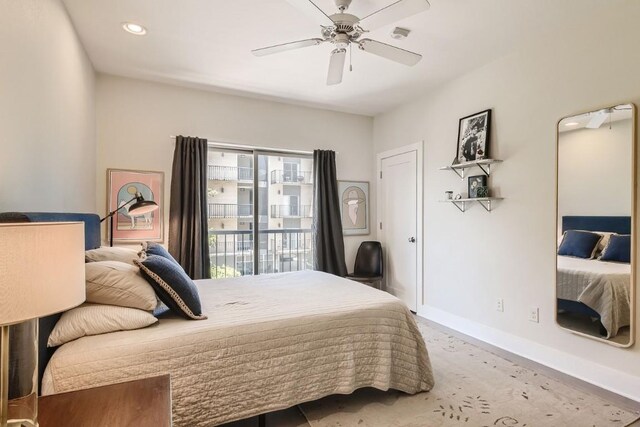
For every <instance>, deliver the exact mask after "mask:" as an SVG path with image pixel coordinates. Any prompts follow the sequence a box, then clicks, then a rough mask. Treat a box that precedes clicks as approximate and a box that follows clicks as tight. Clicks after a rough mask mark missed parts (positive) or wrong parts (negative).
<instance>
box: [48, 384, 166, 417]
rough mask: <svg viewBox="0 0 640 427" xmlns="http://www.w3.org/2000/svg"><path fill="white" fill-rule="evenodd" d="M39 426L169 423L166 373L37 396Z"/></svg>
mask: <svg viewBox="0 0 640 427" xmlns="http://www.w3.org/2000/svg"><path fill="white" fill-rule="evenodd" d="M38 421H39V423H40V427H59V426H73V427H113V426H118V427H127V426H135V427H170V426H171V382H170V379H169V375H163V376H159V377H153V378H145V379H142V380H136V381H128V382H124V383H120V384H113V385H107V386H102V387H95V388H90V389H86V390H78V391H71V392H68V393H60V394H53V395H50V396H41V397H40V398H39V399H38Z"/></svg>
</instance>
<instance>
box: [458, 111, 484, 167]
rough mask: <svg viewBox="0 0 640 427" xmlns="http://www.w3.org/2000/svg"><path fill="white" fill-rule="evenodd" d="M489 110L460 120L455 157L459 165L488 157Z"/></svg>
mask: <svg viewBox="0 0 640 427" xmlns="http://www.w3.org/2000/svg"><path fill="white" fill-rule="evenodd" d="M490 131H491V110H485V111H481V112H480V113H476V114H472V115H470V116H467V117H463V118H461V119H460V124H459V126H458V147H457V149H456V156H457V159H458V161H459V162H460V163H464V162H471V161H473V160H482V159H486V158H488V157H489V153H488V151H489V137H490Z"/></svg>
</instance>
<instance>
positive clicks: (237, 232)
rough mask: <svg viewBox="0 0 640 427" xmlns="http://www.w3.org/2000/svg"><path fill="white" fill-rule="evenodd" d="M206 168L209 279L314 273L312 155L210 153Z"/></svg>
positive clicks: (215, 150) (240, 152) (248, 152)
mask: <svg viewBox="0 0 640 427" xmlns="http://www.w3.org/2000/svg"><path fill="white" fill-rule="evenodd" d="M208 169H209V170H208V174H209V176H208V179H209V180H208V214H209V245H210V248H209V251H210V256H211V277H213V278H222V277H234V276H244V275H251V274H259V273H279V272H285V271H298V270H305V269H311V268H312V266H313V251H312V235H311V221H312V218H311V205H312V196H313V185H312V184H313V183H312V177H313V160H312V158H311V156H298V155H291V154H277V153H269V152H257V151H236V150H222V149H216V148H211V149H210V150H209V168H208ZM256 242H257V244H256Z"/></svg>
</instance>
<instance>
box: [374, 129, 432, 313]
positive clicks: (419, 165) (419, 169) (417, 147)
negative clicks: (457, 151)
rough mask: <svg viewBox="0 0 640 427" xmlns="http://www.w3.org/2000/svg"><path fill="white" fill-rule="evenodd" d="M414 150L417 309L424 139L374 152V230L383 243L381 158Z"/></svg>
mask: <svg viewBox="0 0 640 427" xmlns="http://www.w3.org/2000/svg"><path fill="white" fill-rule="evenodd" d="M412 151H415V152H416V181H417V182H416V239H418V242H417V246H416V257H417V260H416V305H417V307H416V308H417V309H419V308H420V307H421V306H423V305H424V267H423V265H424V259H423V254H424V233H423V227H424V216H423V214H424V191H423V188H424V141H419V142H416V143H415V144H409V145H405V146H403V147H399V148H394V149H392V150H387V151H383V152H381V153H378V154H376V232H377V235H378V239H379V240H380V241H381V242H382V244H383V246H384V245H385V238H384V229H381V228H380V221H381V220H382V218H381V216H382V194H381V185H380V184H381V183H380V180H381V179H382V178H381V175H382V160H383V159H386V158H389V157H394V156H398V155H400V154H406V153H410V152H412Z"/></svg>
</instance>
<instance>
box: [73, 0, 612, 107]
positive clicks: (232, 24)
mask: <svg viewBox="0 0 640 427" xmlns="http://www.w3.org/2000/svg"><path fill="white" fill-rule="evenodd" d="M63 1H64V3H65V5H66V7H67V9H68V11H69V14H70V15H71V19H72V20H73V22H74V25H75V27H76V29H77V31H78V33H79V35H80V38H81V40H82V42H83V44H84V46H85V47H86V49H87V52H88V54H89V57H90V58H91V61H92V62H93V65H94V66H95V68H96V70H97V71H99V72H104V73H110V74H116V75H122V76H128V77H135V78H141V79H147V80H155V81H165V82H172V83H177V84H183V85H189V86H194V85H195V86H196V87H200V88H205V89H211V90H215V91H223V92H231V93H237V94H245V95H249V96H257V97H266V98H267V99H277V100H284V101H287V102H294V103H301V104H304V105H312V106H319V107H323V108H329V109H335V110H340V111H349V112H354V113H360V114H367V115H375V114H377V113H380V112H384V111H387V110H389V109H391V108H393V107H395V106H397V105H399V104H401V103H402V102H406V101H407V100H409V99H412V98H414V97H416V96H417V94H419V93H423V92H426V91H427V90H429V89H431V88H434V87H435V86H436V85H438V84H441V83H443V82H444V81H447V80H450V79H452V78H455V77H457V76H460V75H462V74H464V73H466V72H468V71H470V70H472V69H475V68H478V67H479V66H481V65H483V64H485V63H488V62H490V61H492V60H494V59H496V58H499V57H500V56H503V55H505V54H506V53H508V52H509V51H512V50H514V49H516V48H518V47H519V46H522V45H524V44H526V43H528V42H530V41H532V40H534V39H536V38H539V37H541V36H542V35H543V34H545V33H547V32H550V31H556V30H558V29H559V28H561V27H562V26H563V25H565V24H567V23H570V22H571V21H574V20H579V19H581V18H583V17H584V16H586V15H587V14H591V13H594V10H595V9H596V8H597V7H599V6H604V5H605V3H606V4H607V5H609V6H610V5H611V3H612V2H614V1H615V0H607V1H606V2H605V1H603V0H562V1H558V0H431V9H430V10H428V11H427V12H424V13H421V14H419V15H415V16H413V17H410V18H407V19H405V20H403V21H400V22H397V23H396V24H395V25H390V26H388V27H384V28H381V29H378V30H376V31H375V32H371V33H370V34H368V35H367V37H369V38H372V39H374V40H379V41H382V42H385V43H389V44H393V45H395V46H398V47H401V48H403V49H408V50H413V51H415V52H418V53H421V54H422V55H423V56H424V58H423V60H422V61H421V62H420V63H419V64H418V65H416V66H415V67H411V68H410V67H406V66H404V65H400V64H396V63H393V62H390V61H387V60H385V59H382V58H380V57H377V56H373V55H370V54H367V53H364V52H361V51H358V50H357V49H354V58H353V72H351V73H349V72H348V71H346V72H345V77H344V81H343V83H342V84H340V85H337V86H326V84H325V82H326V75H327V67H328V63H329V54H330V52H331V50H332V46H331V45H330V44H323V45H320V46H315V47H309V48H305V49H301V50H295V51H289V52H285V53H280V54H277V55H273V56H267V57H261V58H258V57H254V56H253V55H252V54H251V53H250V50H251V49H255V48H259V47H263V46H268V45H272V44H278V43H284V42H288V41H294V40H300V39H306V38H312V37H318V36H319V27H317V26H316V24H315V23H314V22H313V20H311V19H309V17H308V16H307V15H304V14H302V13H301V12H300V11H299V10H297V9H296V8H294V7H293V6H291V5H290V4H289V3H287V1H285V0H108V1H105V0H63ZM390 2H391V0H353V4H352V6H351V8H350V9H349V12H350V13H353V14H355V15H358V16H363V15H366V14H367V13H368V12H370V11H372V10H376V9H378V8H380V7H383V6H385V5H386V4H388V3H390ZM318 4H319V5H320V6H321V7H322V8H323V9H324V10H325V11H326V12H328V13H333V12H334V11H335V6H334V3H333V0H318ZM125 21H133V22H136V23H140V24H142V25H144V26H145V27H146V28H147V29H148V33H147V35H146V36H133V35H130V34H128V33H126V32H125V31H123V30H122V28H121V23H122V22H125ZM396 25H397V26H402V27H406V28H409V29H411V30H412V33H411V35H410V36H409V38H408V39H406V40H402V41H396V40H393V39H391V37H390V36H389V33H390V32H391V30H392V29H393V27H395V26H396Z"/></svg>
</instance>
